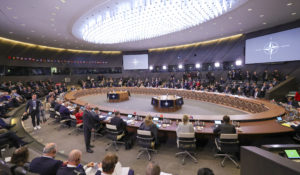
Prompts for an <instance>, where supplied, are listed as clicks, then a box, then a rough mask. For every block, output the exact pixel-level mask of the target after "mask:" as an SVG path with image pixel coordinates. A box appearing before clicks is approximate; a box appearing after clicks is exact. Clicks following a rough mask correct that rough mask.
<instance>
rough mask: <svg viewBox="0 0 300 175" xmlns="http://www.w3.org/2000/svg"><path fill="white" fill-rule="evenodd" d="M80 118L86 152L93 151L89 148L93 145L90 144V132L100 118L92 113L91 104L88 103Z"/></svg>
mask: <svg viewBox="0 0 300 175" xmlns="http://www.w3.org/2000/svg"><path fill="white" fill-rule="evenodd" d="M82 118H83V131H84V141H85V146H86V152H88V153H93V152H94V151H93V150H92V149H91V148H92V147H93V145H91V132H92V129H94V128H95V124H96V123H99V122H100V121H101V120H100V118H99V116H98V115H94V113H92V111H91V106H90V105H89V104H87V105H86V106H85V110H84V112H83V116H82Z"/></svg>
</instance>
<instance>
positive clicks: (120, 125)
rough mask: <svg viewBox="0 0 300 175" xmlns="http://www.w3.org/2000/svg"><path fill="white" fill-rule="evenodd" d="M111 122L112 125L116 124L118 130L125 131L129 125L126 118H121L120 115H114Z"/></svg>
mask: <svg viewBox="0 0 300 175" xmlns="http://www.w3.org/2000/svg"><path fill="white" fill-rule="evenodd" d="M110 124H111V125H116V127H117V130H118V131H120V130H123V131H125V130H126V126H127V123H126V122H124V120H123V119H122V118H120V117H113V118H112V119H111V120H110Z"/></svg>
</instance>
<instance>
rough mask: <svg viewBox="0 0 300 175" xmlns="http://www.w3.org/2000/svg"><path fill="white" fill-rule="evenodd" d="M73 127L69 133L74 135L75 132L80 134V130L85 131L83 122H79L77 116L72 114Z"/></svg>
mask: <svg viewBox="0 0 300 175" xmlns="http://www.w3.org/2000/svg"><path fill="white" fill-rule="evenodd" d="M71 127H72V128H74V129H73V130H72V131H71V132H69V135H72V134H73V133H76V135H78V133H79V132H83V123H79V124H77V121H76V117H75V116H74V115H71Z"/></svg>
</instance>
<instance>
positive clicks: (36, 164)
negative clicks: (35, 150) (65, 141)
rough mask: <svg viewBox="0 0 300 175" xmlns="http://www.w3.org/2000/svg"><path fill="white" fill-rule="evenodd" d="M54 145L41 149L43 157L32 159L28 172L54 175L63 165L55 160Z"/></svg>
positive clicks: (49, 144)
mask: <svg viewBox="0 0 300 175" xmlns="http://www.w3.org/2000/svg"><path fill="white" fill-rule="evenodd" d="M55 155H56V144H55V143H48V144H46V146H45V148H44V149H43V156H42V157H37V158H35V159H33V160H32V161H31V163H30V166H29V171H30V172H33V173H37V174H40V175H56V172H57V170H58V169H59V168H60V167H61V166H62V165H63V162H62V161H60V160H55V159H54V158H55Z"/></svg>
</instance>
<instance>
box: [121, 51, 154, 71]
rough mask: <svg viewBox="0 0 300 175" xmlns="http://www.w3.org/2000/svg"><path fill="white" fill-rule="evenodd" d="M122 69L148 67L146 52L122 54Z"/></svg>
mask: <svg viewBox="0 0 300 175" xmlns="http://www.w3.org/2000/svg"><path fill="white" fill-rule="evenodd" d="M123 69H124V70H135V69H148V54H139V55H123Z"/></svg>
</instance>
